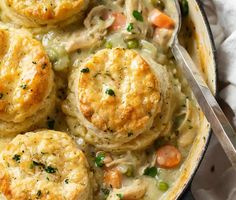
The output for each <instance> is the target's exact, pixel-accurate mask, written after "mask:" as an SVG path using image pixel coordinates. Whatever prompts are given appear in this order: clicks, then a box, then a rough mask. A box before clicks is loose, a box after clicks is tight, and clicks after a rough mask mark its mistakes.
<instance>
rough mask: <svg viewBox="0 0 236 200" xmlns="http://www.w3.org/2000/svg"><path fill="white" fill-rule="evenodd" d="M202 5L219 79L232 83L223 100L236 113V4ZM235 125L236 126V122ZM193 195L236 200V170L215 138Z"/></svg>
mask: <svg viewBox="0 0 236 200" xmlns="http://www.w3.org/2000/svg"><path fill="white" fill-rule="evenodd" d="M190 1H191V0H190ZM202 1H203V3H204V6H205V10H206V12H207V16H208V19H209V22H210V24H211V28H212V31H213V35H214V39H215V43H216V48H217V57H218V72H219V78H220V80H221V81H224V82H228V83H229V85H228V86H227V87H226V88H224V89H223V90H222V91H221V92H220V96H221V97H222V98H223V99H224V100H225V101H226V102H227V103H228V104H229V105H230V106H231V108H232V110H233V111H234V113H236V0H202ZM233 121H234V125H235V126H236V118H234V120H233ZM192 192H193V195H194V197H195V198H196V200H236V170H235V169H233V168H232V167H231V166H230V163H229V160H228V159H227V157H226V155H225V154H224V152H223V150H222V148H221V147H220V145H219V143H218V141H217V140H216V138H215V137H214V136H213V137H212V138H211V141H210V145H209V147H208V150H207V152H206V155H205V157H204V160H203V162H202V164H201V166H200V168H199V170H198V172H197V174H196V176H195V178H194V180H193V184H192Z"/></svg>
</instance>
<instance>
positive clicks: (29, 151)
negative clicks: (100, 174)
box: [0, 130, 91, 200]
mask: <svg viewBox="0 0 236 200" xmlns="http://www.w3.org/2000/svg"><path fill="white" fill-rule="evenodd" d="M89 178H90V172H89V170H88V163H87V160H86V158H85V156H84V154H83V152H82V151H81V150H79V149H78V148H77V146H76V144H75V143H74V141H73V140H72V138H70V137H69V136H68V135H67V134H66V133H63V132H57V131H49V130H43V131H38V132H29V133H26V134H24V135H18V136H16V137H15V138H14V139H13V140H12V141H11V142H10V143H9V144H8V146H7V147H6V148H5V149H4V150H3V151H2V152H1V154H0V192H2V194H3V195H4V196H5V198H6V199H9V200H12V199H14V200H28V199H48V200H55V199H58V200H63V199H67V200H78V199H81V200H88V199H90V197H91V188H90V187H91V186H90V180H89Z"/></svg>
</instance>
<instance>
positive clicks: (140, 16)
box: [133, 10, 143, 22]
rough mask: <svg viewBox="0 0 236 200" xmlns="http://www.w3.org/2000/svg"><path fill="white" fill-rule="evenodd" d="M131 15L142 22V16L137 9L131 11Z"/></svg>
mask: <svg viewBox="0 0 236 200" xmlns="http://www.w3.org/2000/svg"><path fill="white" fill-rule="evenodd" d="M133 16H134V18H135V19H136V20H137V21H140V22H143V16H142V13H141V12H139V11H137V10H134V11H133Z"/></svg>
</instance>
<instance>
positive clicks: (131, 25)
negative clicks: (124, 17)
mask: <svg viewBox="0 0 236 200" xmlns="http://www.w3.org/2000/svg"><path fill="white" fill-rule="evenodd" d="M133 29H134V24H133V23H129V25H128V26H127V31H128V32H131V31H132V30H133Z"/></svg>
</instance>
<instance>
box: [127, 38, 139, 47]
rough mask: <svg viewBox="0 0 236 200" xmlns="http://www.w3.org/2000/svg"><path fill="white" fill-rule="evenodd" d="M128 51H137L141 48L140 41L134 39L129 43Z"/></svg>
mask: <svg viewBox="0 0 236 200" xmlns="http://www.w3.org/2000/svg"><path fill="white" fill-rule="evenodd" d="M127 47H128V49H137V48H139V41H138V40H137V39H132V40H129V41H128V42H127Z"/></svg>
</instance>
